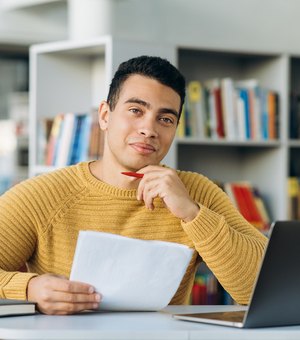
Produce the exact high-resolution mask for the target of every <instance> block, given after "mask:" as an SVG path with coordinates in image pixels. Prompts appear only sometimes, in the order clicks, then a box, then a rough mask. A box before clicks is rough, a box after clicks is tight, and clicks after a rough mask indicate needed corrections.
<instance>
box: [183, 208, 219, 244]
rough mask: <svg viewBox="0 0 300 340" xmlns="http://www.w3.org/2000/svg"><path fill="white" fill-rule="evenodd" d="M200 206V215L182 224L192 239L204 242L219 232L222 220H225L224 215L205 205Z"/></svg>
mask: <svg viewBox="0 0 300 340" xmlns="http://www.w3.org/2000/svg"><path fill="white" fill-rule="evenodd" d="M199 207H200V211H199V213H198V215H197V216H196V217H195V218H194V219H193V220H192V221H190V222H187V223H185V222H181V225H182V227H183V230H184V231H185V232H186V233H187V235H189V237H190V238H191V239H192V240H194V241H202V242H203V241H204V240H206V239H207V238H210V237H211V236H212V235H214V234H215V233H216V232H218V229H219V228H218V227H220V221H221V220H223V219H224V217H223V216H220V215H218V214H216V213H215V212H213V211H212V210H210V209H208V208H206V207H205V206H203V205H199Z"/></svg>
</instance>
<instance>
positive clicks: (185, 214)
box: [0, 56, 266, 314]
mask: <svg viewBox="0 0 300 340" xmlns="http://www.w3.org/2000/svg"><path fill="white" fill-rule="evenodd" d="M184 97H185V81H184V78H183V77H182V75H181V74H180V73H179V72H178V70H177V69H176V68H175V67H174V66H172V65H171V64H170V63H169V62H168V61H166V60H163V59H161V58H158V57H147V56H142V57H138V58H133V59H131V60H129V61H127V62H124V63H122V64H121V65H120V67H119V69H118V71H117V72H116V74H115V76H114V78H113V80H112V83H111V86H110V90H109V94H108V98H107V101H103V102H102V103H101V104H100V106H99V124H100V127H101V129H102V130H103V131H105V143H104V152H103V158H102V159H101V160H97V161H94V162H89V163H88V162H84V163H79V164H78V165H75V166H70V167H67V168H64V169H61V170H57V171H55V172H53V173H49V174H46V175H42V176H38V177H36V178H33V179H29V180H27V181H25V182H23V183H21V184H19V185H17V186H15V187H14V188H12V189H11V190H10V191H8V192H7V193H6V194H5V195H3V196H2V197H1V199H0V211H1V214H0V237H1V243H0V268H1V269H0V287H1V289H0V297H1V298H19V299H29V300H32V301H36V302H37V305H38V308H39V310H40V311H41V312H43V313H47V314H71V313H75V312H79V311H82V310H84V309H93V308H97V307H98V305H99V303H101V295H100V294H101V292H95V291H94V288H93V287H91V286H90V285H89V284H85V283H81V282H71V281H69V280H68V277H69V274H70V269H71V265H72V259H73V256H74V251H75V246H76V241H77V237H78V232H79V230H96V231H103V232H110V233H115V234H121V235H124V236H129V237H134V238H140V239H145V240H152V239H157V240H164V241H170V242H177V243H181V244H185V245H187V246H189V247H191V248H193V249H194V250H195V251H194V255H193V257H192V260H191V262H190V264H189V266H188V268H187V271H186V273H185V275H184V277H183V280H182V282H181V284H180V287H179V288H178V291H177V292H176V294H175V295H174V297H173V299H172V301H171V303H172V304H184V303H187V302H188V298H189V294H190V291H191V288H192V284H193V280H194V275H195V271H196V269H197V266H198V265H199V263H200V262H201V261H202V260H203V261H205V262H206V263H207V265H208V266H209V267H210V268H211V270H212V271H213V272H214V274H215V275H216V277H217V278H218V279H219V281H220V283H221V284H222V285H223V286H224V288H225V289H226V290H227V291H228V292H229V293H230V294H231V295H232V297H233V298H234V299H235V300H236V301H237V302H238V303H242V304H246V303H247V302H248V300H249V297H250V293H251V289H252V286H253V283H254V280H255V277H256V273H257V269H258V266H259V264H260V262H261V257H262V254H263V251H264V247H265V244H266V238H265V237H264V236H263V235H262V234H261V233H260V232H259V231H257V230H256V229H255V228H254V227H252V226H251V225H250V224H249V223H248V222H246V221H245V220H244V219H243V217H242V216H241V215H240V214H239V212H238V211H237V210H236V209H235V208H234V206H233V205H232V204H231V202H230V200H229V199H228V197H227V196H226V195H225V193H224V192H223V191H222V190H221V189H219V188H218V187H217V186H216V185H215V184H213V183H212V182H211V181H210V180H208V179H207V178H206V177H204V176H202V175H200V174H196V173H191V172H181V171H175V170H173V169H170V168H168V167H165V166H162V165H160V162H161V160H162V159H163V158H164V156H165V155H166V153H167V152H168V149H169V147H170V145H171V143H172V141H173V139H174V136H175V133H176V127H177V125H178V122H179V118H180V112H181V109H182V105H183V102H184ZM203 161H205V160H203ZM124 171H131V172H138V173H140V174H143V178H136V177H128V176H125V175H123V174H122V172H124ZM25 261H26V262H27V266H28V269H29V272H28V273H19V272H18V271H17V270H18V268H19V267H20V266H21V264H22V263H24V262H25Z"/></svg>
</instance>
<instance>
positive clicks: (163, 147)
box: [100, 75, 180, 171]
mask: <svg viewBox="0 0 300 340" xmlns="http://www.w3.org/2000/svg"><path fill="white" fill-rule="evenodd" d="M179 108H180V96H179V95H178V94H177V93H176V92H175V91H174V90H173V89H171V88H170V87H168V86H165V85H162V84H161V83H159V82H158V81H156V80H153V79H151V78H148V77H144V76H141V75H132V76H130V77H129V78H128V79H127V80H126V81H125V82H124V84H123V86H122V88H121V91H120V95H119V99H118V101H117V104H116V106H115V109H114V110H113V111H110V110H109V107H108V105H107V104H106V103H102V104H101V106H100V125H101V128H102V129H103V130H106V132H107V133H106V141H105V148H104V158H105V159H106V160H107V161H109V163H110V164H111V165H114V166H117V167H118V168H119V169H122V170H123V169H128V170H131V171H136V170H139V169H141V168H143V167H144V166H146V165H157V164H159V163H160V161H161V160H162V159H163V158H164V156H165V155H166V154H167V152H168V150H169V147H170V145H171V143H172V141H173V139H174V136H175V133H176V126H177V122H178V116H179Z"/></svg>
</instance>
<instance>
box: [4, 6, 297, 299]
mask: <svg viewBox="0 0 300 340" xmlns="http://www.w3.org/2000/svg"><path fill="white" fill-rule="evenodd" d="M299 13H300V1H299V0H0V194H1V193H4V192H5V191H6V190H7V189H9V188H10V187H11V186H13V185H15V184H16V183H19V182H20V181H22V180H25V179H26V178H28V177H31V176H35V175H38V174H40V173H44V172H46V171H51V170H53V169H55V168H57V167H61V166H66V165H70V164H74V163H76V162H78V161H82V160H87V159H91V158H92V159H94V158H97V157H101V152H102V148H101V146H102V136H101V132H100V131H99V128H98V125H97V118H95V117H96V116H97V103H99V102H100V101H101V100H102V99H105V95H106V92H107V88H108V85H109V82H110V79H111V76H112V75H113V72H114V70H115V69H116V67H117V66H118V64H119V62H121V61H123V60H125V59H127V58H128V57H131V56H134V55H137V54H142V53H147V54H156V55H160V56H163V57H167V58H168V59H169V60H170V61H171V62H172V63H174V64H175V65H176V66H177V67H178V68H179V69H180V71H181V72H182V73H183V74H184V75H185V77H186V79H187V101H186V105H185V108H184V112H183V114H182V119H181V123H180V126H179V127H178V136H177V138H176V140H175V142H174V145H173V147H172V148H171V150H170V152H169V155H168V157H167V158H166V163H167V164H169V165H170V166H173V167H178V168H180V169H183V170H191V171H197V172H201V173H203V174H204V175H207V176H208V177H210V178H211V179H212V180H214V181H215V182H216V183H217V184H218V185H220V187H221V188H222V189H223V190H224V191H225V192H226V193H227V194H228V195H229V196H230V198H231V199H232V200H233V202H234V203H235V204H236V206H237V208H239V210H240V211H241V213H242V214H243V215H244V217H245V218H246V219H248V221H249V222H250V223H252V224H253V225H255V226H256V227H257V228H259V229H260V230H261V231H262V232H266V231H267V230H268V227H269V225H270V223H271V222H272V221H273V220H276V219H299V218H300V208H299V206H300V205H299V201H300V190H299V178H300V105H299V104H300V81H299V80H300V43H299V32H300V20H299ZM79 126H81V129H82V131H81V132H80V134H79V133H78V131H79ZM83 127H84V128H83ZM78 145H79V146H80V147H79V149H78ZM75 146H77V148H75ZM238 192H239V194H238ZM241 192H243V194H241ZM245 197H247V200H246V201H243V200H244V199H246V198H245ZM245 202H246V203H245ZM245 207H246V209H245ZM249 207H251V208H249ZM193 290H194V294H193V297H192V299H193V301H191V302H193V303H195V304H199V303H201V304H204V303H209V304H211V303H232V301H231V300H230V297H229V296H228V295H226V292H223V291H222V288H221V287H219V286H218V283H217V281H216V280H215V279H214V278H213V276H212V275H211V274H210V273H209V271H207V270H205V269H204V271H203V272H202V273H200V274H199V275H198V276H197V277H196V281H195V287H194V288H193ZM220 294H221V295H222V296H221V295H220Z"/></svg>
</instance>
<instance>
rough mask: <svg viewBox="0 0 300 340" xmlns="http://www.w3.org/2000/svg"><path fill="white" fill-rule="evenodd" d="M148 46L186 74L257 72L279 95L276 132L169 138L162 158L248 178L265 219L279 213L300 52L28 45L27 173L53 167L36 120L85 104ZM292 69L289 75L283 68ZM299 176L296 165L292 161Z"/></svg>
mask: <svg viewBox="0 0 300 340" xmlns="http://www.w3.org/2000/svg"><path fill="white" fill-rule="evenodd" d="M141 54H149V55H159V56H162V57H165V58H167V59H169V60H170V61H171V62H172V63H174V64H175V65H176V66H178V67H179V69H180V70H181V71H182V73H183V74H184V75H185V77H186V79H187V81H188V82H189V81H192V80H199V81H200V82H203V81H205V80H206V79H211V78H215V77H218V78H222V77H231V78H232V79H233V80H242V79H253V78H255V79H258V81H259V83H260V84H261V85H262V86H264V87H266V88H269V89H272V90H274V91H276V92H277V93H278V94H279V97H280V112H279V138H277V139H276V140H262V141H260V140H249V141H227V140H226V139H224V140H210V139H203V138H202V139H200V138H197V137H193V138H191V137H186V138H177V139H176V140H175V141H174V143H173V145H172V147H171V149H170V151H169V154H168V155H167V157H166V159H165V163H166V164H168V165H170V166H172V167H177V168H179V169H182V170H191V171H197V172H200V173H203V174H204V175H206V176H208V177H209V178H211V179H213V180H217V181H220V182H227V181H239V180H241V181H242V180H248V181H250V182H251V183H253V185H254V186H257V187H258V188H259V190H260V192H261V193H262V195H263V198H264V199H265V201H266V204H267V208H268V210H269V212H270V215H271V217H272V219H273V220H275V219H276V220H277V219H286V218H287V211H288V206H287V179H288V177H289V176H290V172H291V166H290V164H291V162H292V160H296V159H299V157H298V156H299V155H300V142H298V141H296V140H293V141H291V140H290V139H289V134H288V125H289V124H288V119H289V91H290V88H291V87H292V88H295V89H296V88H297V86H299V87H300V85H299V82H298V79H299V76H300V56H299V57H297V56H290V55H287V54H281V53H275V52H274V53H273V52H272V53H266V52H262V53H261V52H259V51H240V50H238V49H237V50H226V49H220V50H217V49H211V48H205V47H203V46H175V45H171V44H170V45H167V44H164V45H160V44H156V43H145V42H134V41H124V40H117V39H114V38H113V37H112V36H103V37H99V38H95V39H88V40H84V41H65V42H64V41H62V42H55V43H47V44H40V45H34V46H32V47H31V49H30V88H31V92H30V132H31V133H30V161H29V164H30V169H29V171H30V176H34V175H37V174H39V173H43V172H46V171H51V170H53V169H54V168H53V167H46V166H44V165H43V164H38V162H37V159H38V157H37V154H38V151H39V142H38V137H37V136H38V131H37V130H38V124H37V122H38V120H39V119H42V118H43V117H54V116H55V115H56V114H58V113H60V112H81V111H83V112H88V111H90V109H91V108H93V107H97V106H98V103H99V102H100V101H101V100H102V99H103V98H105V97H106V93H107V89H108V85H109V82H110V79H111V77H112V75H113V73H114V71H115V70H116V68H117V66H118V65H119V63H120V62H121V61H124V60H126V59H128V58H130V57H133V56H137V55H141ZM291 75H292V76H291ZM296 168H297V169H298V170H297V171H298V176H299V177H300V165H299V166H298V167H296Z"/></svg>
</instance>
